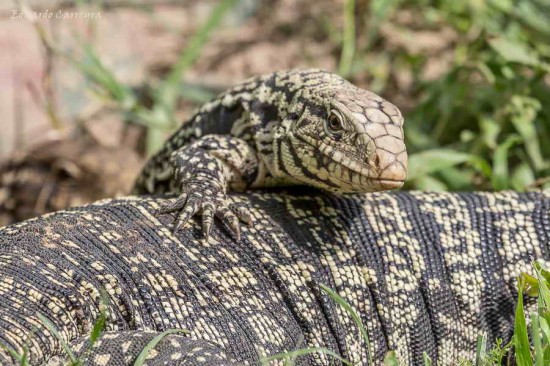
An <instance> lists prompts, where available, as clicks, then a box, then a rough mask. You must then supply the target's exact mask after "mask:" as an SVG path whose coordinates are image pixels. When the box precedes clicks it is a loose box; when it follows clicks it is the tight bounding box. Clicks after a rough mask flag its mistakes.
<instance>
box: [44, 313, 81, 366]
mask: <svg viewBox="0 0 550 366" xmlns="http://www.w3.org/2000/svg"><path fill="white" fill-rule="evenodd" d="M36 315H37V316H38V319H40V321H41V322H42V323H43V324H44V326H45V327H46V328H47V329H48V330H49V331H50V332H51V333H52V334H53V335H54V336H55V337H56V338H57V339H58V340H59V342H60V343H61V345H62V346H63V349H64V350H65V352H66V353H67V356H68V357H69V360H70V361H71V365H79V364H80V363H79V361H78V359H77V358H76V356H75V354H74V352H73V350H72V349H71V348H70V347H69V344H68V343H67V341H66V340H65V338H63V336H62V335H61V334H60V333H59V331H58V330H57V328H56V327H55V325H53V323H52V322H51V321H50V320H49V319H48V318H46V317H45V316H44V315H42V314H40V313H37V314H36Z"/></svg>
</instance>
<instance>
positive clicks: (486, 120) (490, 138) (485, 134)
mask: <svg viewBox="0 0 550 366" xmlns="http://www.w3.org/2000/svg"><path fill="white" fill-rule="evenodd" d="M479 127H480V129H481V139H482V141H483V143H484V144H485V145H487V146H488V147H489V148H490V149H492V150H494V149H496V147H497V139H498V135H499V134H500V130H501V127H500V125H499V124H498V122H497V121H495V120H494V119H493V118H490V117H482V118H481V119H480V121H479Z"/></svg>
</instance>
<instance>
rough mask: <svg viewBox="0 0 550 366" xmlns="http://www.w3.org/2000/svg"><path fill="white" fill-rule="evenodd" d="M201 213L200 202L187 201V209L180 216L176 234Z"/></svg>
mask: <svg viewBox="0 0 550 366" xmlns="http://www.w3.org/2000/svg"><path fill="white" fill-rule="evenodd" d="M198 211H199V202H198V201H195V200H187V202H186V205H185V207H184V208H183V210H181V212H180V213H179V215H178V222H177V223H176V226H175V227H174V232H176V231H179V230H180V229H181V228H182V227H184V226H185V224H187V222H188V221H189V219H190V218H191V217H193V216H194V215H195V214H196V213H197V212H198Z"/></svg>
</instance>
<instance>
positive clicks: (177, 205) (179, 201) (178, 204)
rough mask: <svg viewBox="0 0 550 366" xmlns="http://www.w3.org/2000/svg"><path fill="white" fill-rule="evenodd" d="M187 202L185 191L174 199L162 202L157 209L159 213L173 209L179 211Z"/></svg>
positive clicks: (172, 210)
mask: <svg viewBox="0 0 550 366" xmlns="http://www.w3.org/2000/svg"><path fill="white" fill-rule="evenodd" d="M186 203H187V193H182V194H181V195H179V196H178V197H177V198H176V199H175V200H174V201H168V202H165V203H163V204H162V205H161V206H160V208H159V209H158V210H157V212H158V213H159V214H165V213H170V212H175V211H180V210H181V209H183V208H184V207H185V204H186Z"/></svg>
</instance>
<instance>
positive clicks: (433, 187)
mask: <svg viewBox="0 0 550 366" xmlns="http://www.w3.org/2000/svg"><path fill="white" fill-rule="evenodd" d="M414 189H418V190H421V191H427V192H446V191H448V190H449V187H447V186H446V185H445V183H443V182H442V181H441V180H439V179H437V178H434V177H432V176H429V175H424V176H422V177H418V178H417V179H415V180H414Z"/></svg>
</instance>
